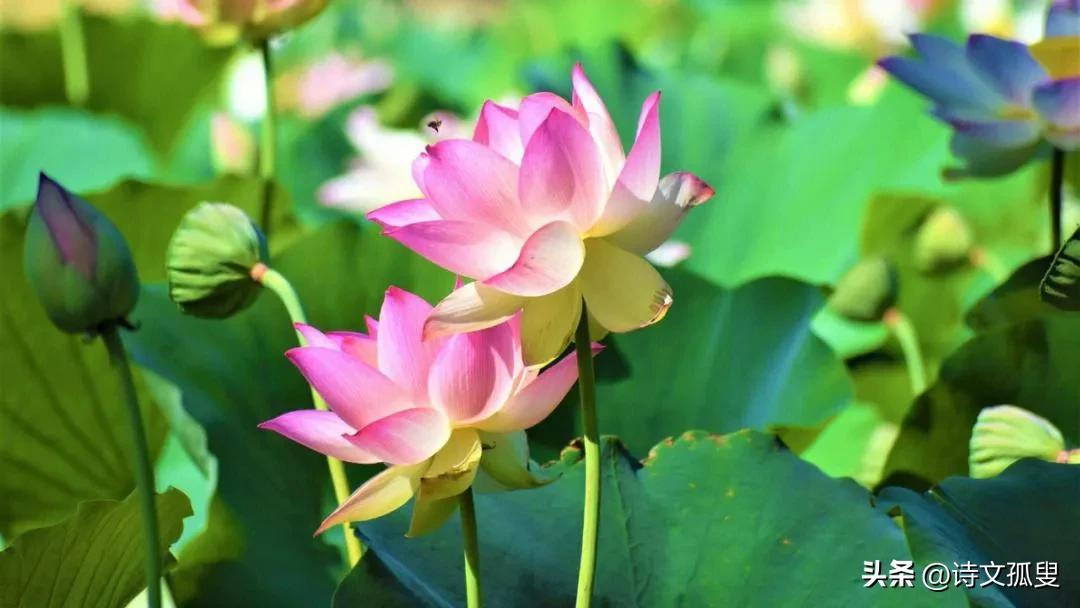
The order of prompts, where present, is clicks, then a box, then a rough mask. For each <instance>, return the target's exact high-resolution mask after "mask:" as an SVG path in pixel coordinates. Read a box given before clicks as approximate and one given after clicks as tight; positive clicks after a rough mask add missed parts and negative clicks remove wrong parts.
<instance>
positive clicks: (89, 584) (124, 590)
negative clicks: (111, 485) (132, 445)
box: [0, 489, 191, 608]
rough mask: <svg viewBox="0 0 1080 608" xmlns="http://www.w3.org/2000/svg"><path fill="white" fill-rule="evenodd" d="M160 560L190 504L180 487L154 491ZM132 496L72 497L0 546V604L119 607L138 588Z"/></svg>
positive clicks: (137, 530) (139, 546) (141, 574)
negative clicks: (60, 510)
mask: <svg viewBox="0 0 1080 608" xmlns="http://www.w3.org/2000/svg"><path fill="white" fill-rule="evenodd" d="M156 504H157V513H158V538H159V546H160V548H161V559H162V561H163V562H164V563H166V564H167V563H169V562H171V561H172V556H170V555H169V545H171V544H172V543H173V542H174V541H175V540H176V539H177V537H179V536H180V530H181V529H182V528H183V519H184V518H185V517H187V516H188V515H190V514H191V505H190V504H189V503H188V499H187V497H186V496H184V494H183V493H182V492H180V491H179V490H175V489H169V490H168V491H166V492H164V493H163V494H158V495H157V500H156ZM143 534H144V532H143V529H142V519H141V518H140V512H139V496H137V495H136V493H132V494H131V495H129V496H128V497H127V498H125V499H124V500H123V501H115V500H93V501H88V502H83V503H80V504H79V507H78V510H77V511H76V512H75V513H74V514H73V515H71V516H70V517H68V518H67V519H65V520H64V521H62V522H60V523H58V524H55V525H52V526H48V527H44V528H38V529H36V530H31V531H30V532H27V533H25V534H23V535H22V536H20V537H18V538H16V539H15V542H14V543H12V545H11V546H10V547H8V548H7V549H5V550H4V551H3V552H2V553H0V604H2V605H4V606H34V607H35V608H39V607H40V608H53V607H55V608H61V607H67V606H79V607H80V608H122V607H123V606H125V605H127V603H128V602H129V601H131V599H132V598H133V597H135V595H136V594H138V593H139V591H140V590H141V589H144V588H146V569H145V565H144V562H143V559H144V552H143V543H144V541H143V539H144V538H145V537H144V535H143Z"/></svg>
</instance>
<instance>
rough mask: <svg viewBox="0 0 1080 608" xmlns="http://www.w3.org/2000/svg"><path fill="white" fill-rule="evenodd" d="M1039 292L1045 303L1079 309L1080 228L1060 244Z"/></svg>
mask: <svg viewBox="0 0 1080 608" xmlns="http://www.w3.org/2000/svg"><path fill="white" fill-rule="evenodd" d="M1039 293H1040V295H1041V296H1042V299H1043V301H1044V302H1046V303H1047V304H1050V305H1051V306H1054V307H1055V308H1060V309H1062V310H1080V229H1078V230H1077V231H1076V232H1074V233H1073V235H1072V237H1071V238H1069V240H1068V241H1066V242H1065V244H1064V245H1062V246H1061V249H1060V250H1058V252H1057V255H1056V256H1054V261H1053V263H1051V264H1050V269H1049V270H1047V271H1046V276H1044V277H1043V280H1042V284H1041V285H1039Z"/></svg>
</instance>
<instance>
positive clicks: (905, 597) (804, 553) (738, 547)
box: [334, 431, 942, 607]
mask: <svg viewBox="0 0 1080 608" xmlns="http://www.w3.org/2000/svg"><path fill="white" fill-rule="evenodd" d="M580 457H581V456H580V451H579V449H578V448H576V447H575V448H571V449H569V450H567V451H566V452H564V454H563V461H562V462H561V463H559V464H557V465H555V467H554V468H555V469H557V470H562V471H564V474H563V476H562V478H561V479H559V480H558V481H556V482H554V483H552V484H550V485H548V486H545V487H543V488H539V489H536V490H527V491H519V492H509V493H502V494H494V495H480V496H478V497H477V499H476V509H477V520H478V522H479V534H480V574H481V580H482V581H483V591H484V594H485V596H486V597H485V600H486V602H487V603H488V604H489V605H493V606H526V605H527V606H568V605H572V604H573V593H574V589H575V586H576V585H575V582H576V578H577V567H578V547H579V546H580V530H581V528H580V526H581V524H580V517H581V506H582V498H581V496H582V486H583V483H584V466H582V463H581V462H580ZM602 459H603V461H602V464H601V471H602V475H603V489H602V497H603V499H602V504H601V518H600V521H601V525H600V538H599V550H598V570H597V573H596V590H595V595H596V602H595V603H596V604H597V605H601V606H676V605H686V606H751V605H753V606H844V605H860V606H865V605H875V606H893V605H895V606H918V605H942V604H941V603H940V602H938V601H937V600H938V598H937V597H932V596H930V594H929V593H925V592H922V591H917V590H914V589H905V590H896V589H893V590H886V589H877V590H873V591H868V590H866V589H864V588H863V583H862V580H861V574H862V566H863V561H864V560H874V559H880V560H890V559H905V558H906V557H908V556H910V553H909V551H908V548H907V546H906V545H905V542H904V538H903V534H902V532H901V531H900V528H898V527H897V526H896V525H895V524H894V523H893V522H892V521H891V520H890V519H889V518H888V517H887V516H885V514H884V513H881V512H878V511H876V510H875V509H874V508H873V507H872V501H871V497H870V495H869V494H868V493H867V492H866V491H865V490H863V489H862V488H860V487H858V486H857V485H855V484H854V483H852V482H851V481H850V480H836V479H830V478H828V477H826V476H825V475H823V474H822V473H821V472H819V471H818V470H817V469H816V468H814V467H813V466H812V465H810V464H807V463H805V462H803V461H802V460H800V459H799V458H798V457H797V456H795V455H794V454H792V453H791V452H789V451H788V450H787V449H786V448H784V447H783V446H781V445H780V444H779V443H778V442H777V441H776V439H775V438H774V437H773V436H771V435H766V434H762V433H757V432H753V431H740V432H738V433H733V434H730V435H724V436H717V435H708V434H705V433H701V432H696V433H687V434H684V435H683V436H681V437H680V438H678V439H675V440H671V439H669V440H667V441H665V442H662V443H661V444H659V445H657V446H656V447H655V448H654V449H653V450H652V451H651V453H650V456H649V458H648V459H646V460H645V461H644V463H642V462H639V461H637V460H635V459H634V458H633V457H631V456H630V455H629V454H628V453H627V452H626V451H625V449H624V448H623V447H622V446H621V444H619V442H618V441H617V440H615V439H613V438H607V439H605V440H604V441H603V445H602ZM408 521H409V516H408V509H400V510H398V511H396V512H395V513H394V514H392V515H389V516H386V517H384V518H382V519H378V520H375V521H372V522H368V523H366V524H362V525H361V532H362V536H363V537H364V538H365V539H366V541H367V543H368V546H369V547H370V548H371V551H370V552H369V553H368V554H367V555H366V556H365V558H364V562H367V563H362V564H361V566H360V567H358V568H356V569H355V570H353V572H352V573H351V574H350V575H349V576H348V577H347V578H346V579H345V580H344V582H343V583H342V584H341V586H340V588H339V589H338V592H337V594H336V596H335V603H334V605H335V606H340V607H345V606H355V605H365V603H366V605H413V606H461V605H463V604H464V601H463V600H464V598H463V595H464V589H463V586H464V585H463V582H462V579H463V576H462V564H461V561H462V558H461V541H460V539H459V535H460V529H459V528H460V526H459V524H458V522H457V518H454V519H452V520H451V521H450V522H449V523H448V524H447V525H446V526H444V527H443V528H441V529H440V530H438V531H437V532H435V533H433V534H431V535H429V536H424V537H420V538H414V539H406V538H404V537H403V534H404V532H405V530H406V529H407V528H408ZM368 560H371V561H370V562H368ZM886 563H888V562H887V561H886ZM780 581H782V583H781V582H780ZM402 598H407V601H405V602H404V604H391V603H388V602H390V601H394V600H396V601H398V602H401V601H402Z"/></svg>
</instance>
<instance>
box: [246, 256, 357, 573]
mask: <svg viewBox="0 0 1080 608" xmlns="http://www.w3.org/2000/svg"><path fill="white" fill-rule="evenodd" d="M251 278H253V279H255V281H256V282H258V283H260V284H261V285H262V286H263V287H265V288H267V289H269V290H270V291H272V292H274V295H276V296H277V297H278V299H280V300H281V303H282V304H284V305H285V310H286V311H287V312H288V313H289V319H291V320H292V322H293V323H294V324H295V323H304V324H307V317H306V316H305V315H304V307H303V306H302V305H301V304H300V296H299V295H298V294H297V293H296V290H295V289H293V286H292V284H291V283H289V280H288V279H286V278H285V275H283V274H281V273H280V272H278V271H276V270H274V269H273V268H270V267H269V266H267V265H265V264H262V263H259V264H256V265H255V267H254V268H252V269H251ZM296 337H297V339H298V340H299V342H300V345H301V346H306V345H307V340H305V339H304V336H303V334H301V333H300V332H296ZM311 401H312V402H313V403H314V404H315V409H318V410H322V411H326V410H328V409H329V408H328V407H327V405H326V401H323V398H322V397H321V396H320V395H319V393H318V392H316V391H315V389H314V388H312V389H311ZM326 465H327V467H328V468H329V469H330V482H331V484H332V485H333V487H334V498H335V499H336V500H337V504H339V505H340V504H342V503H343V502H345V501H346V500H347V499H348V498H349V479H348V477H346V475H345V465H343V464H342V463H341V461H340V460H338V459H337V458H332V457H330V456H327V457H326ZM341 529H342V531H343V532H344V533H345V556H344V557H345V565H346V567H348V568H352V567H353V566H355V565H356V563H357V562H358V561H360V556H361V555H363V551H364V549H363V546H361V544H360V539H359V538H357V537H356V535H355V534H353V532H352V528H351V527H350V526H349V523H348V522H345V523H343V524H341Z"/></svg>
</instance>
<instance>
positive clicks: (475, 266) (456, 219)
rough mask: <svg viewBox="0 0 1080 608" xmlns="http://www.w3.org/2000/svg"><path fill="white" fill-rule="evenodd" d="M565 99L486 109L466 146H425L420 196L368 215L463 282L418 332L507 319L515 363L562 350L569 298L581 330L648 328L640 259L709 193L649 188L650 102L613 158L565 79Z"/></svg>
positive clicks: (655, 311)
mask: <svg viewBox="0 0 1080 608" xmlns="http://www.w3.org/2000/svg"><path fill="white" fill-rule="evenodd" d="M573 85H574V95H573V101H572V102H568V101H566V100H565V99H563V98H561V97H559V96H557V95H555V94H553V93H537V94H534V95H530V96H528V97H526V98H525V99H524V100H523V101H522V102H521V106H520V107H519V108H518V109H517V110H514V109H511V108H508V107H504V106H501V105H499V104H496V103H494V102H490V101H489V102H487V103H486V104H485V105H484V107H483V109H482V110H481V113H480V119H479V122H478V123H477V126H476V130H475V132H474V134H473V138H472V139H471V140H466V139H451V140H446V141H441V142H439V143H436V144H434V145H432V146H429V147H428V148H427V152H425V153H424V154H421V155H420V157H419V158H418V159H417V160H416V161H415V162H414V163H413V177H414V180H415V181H416V184H417V186H418V187H419V189H420V191H421V192H422V193H423V195H424V196H423V198H416V199H409V200H403V201H400V202H397V203H393V204H390V205H387V206H385V207H383V208H381V209H377V210H376V211H373V212H371V213H369V214H368V218H369V219H371V220H372V221H374V222H376V223H378V224H380V225H381V226H382V227H383V229H384V233H385V234H386V235H388V236H390V237H391V238H393V239H396V240H398V241H400V242H401V243H403V244H405V245H406V246H407V247H409V248H411V249H413V250H414V251H416V252H417V253H419V254H420V255H422V256H424V257H426V258H428V259H429V260H431V261H433V262H435V263H436V264H438V265H440V266H442V267H444V268H446V269H448V270H450V271H451V272H455V273H457V274H460V275H464V276H467V277H470V278H473V279H475V280H476V282H474V283H470V284H468V285H465V286H464V287H462V288H460V289H458V290H456V291H454V293H452V294H451V295H450V296H448V297H447V298H446V299H445V300H443V301H442V302H440V303H439V305H438V306H437V307H436V308H435V311H434V313H433V314H432V317H431V318H430V319H429V320H428V322H427V325H426V326H425V335H426V336H428V337H438V336H443V335H447V334H450V333H455V332H459V331H471V330H476V329H482V328H485V327H491V326H492V325H496V324H498V323H502V322H503V321H505V320H506V319H508V318H510V316H511V315H514V314H515V313H517V312H518V311H520V310H523V315H522V319H521V324H522V334H523V341H524V348H525V359H526V361H527V362H529V363H542V362H544V361H549V360H551V359H552V358H554V357H555V356H557V355H558V354H559V353H560V352H562V350H563V349H564V348H565V347H566V345H567V344H568V343H569V341H570V338H571V336H572V334H573V333H574V327H575V326H576V325H577V323H578V319H579V318H580V316H581V308H582V297H584V300H585V302H586V304H587V308H588V312H589V318H590V321H591V322H593V326H594V328H595V329H594V331H595V332H597V333H602V331H605V330H606V331H614V332H625V331H630V330H633V329H637V328H639V327H643V326H645V325H649V324H651V323H654V322H656V321H658V320H660V319H661V318H662V317H663V315H664V314H665V312H666V311H667V309H668V307H669V306H670V305H671V301H672V298H671V289H670V288H669V287H668V285H667V283H665V282H664V279H663V278H662V277H661V276H660V274H659V273H657V272H656V270H655V269H654V268H653V267H652V266H650V265H649V263H648V262H646V261H645V259H644V258H643V257H642V256H644V255H645V254H646V253H648V252H649V251H651V250H653V249H655V248H656V247H657V246H659V245H660V244H661V243H663V242H664V240H666V239H667V237H668V235H670V234H671V233H672V231H673V230H675V227H676V226H677V225H678V224H679V222H680V221H681V220H682V218H683V216H684V215H685V213H686V211H687V210H688V209H690V208H691V207H693V206H695V205H697V204H700V203H702V202H704V201H706V200H708V199H709V198H710V197H711V196H712V195H713V190H712V188H710V187H709V186H708V185H707V184H705V183H704V182H703V181H702V180H700V179H698V178H697V177H696V176H694V175H692V174H689V173H682V172H677V173H672V174H670V175H668V176H666V177H664V178H663V179H662V180H661V179H660V117H659V104H660V93H659V92H656V93H653V94H652V95H650V96H649V97H648V99H646V100H645V103H644V106H643V107H642V110H641V117H640V119H639V121H638V130H637V139H636V141H635V142H634V146H633V148H632V149H631V150H630V153H629V154H624V152H623V147H622V144H621V143H620V141H619V135H618V133H617V132H616V131H615V126H614V124H613V123H612V121H611V117H610V116H609V115H608V111H607V109H606V107H605V106H604V102H603V101H602V100H601V99H600V96H599V95H598V94H597V92H596V89H594V88H593V86H592V84H591V83H590V82H589V81H588V79H587V78H586V77H585V73H584V72H583V71H582V69H581V66H580V65H579V66H575V67H574V71H573Z"/></svg>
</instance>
